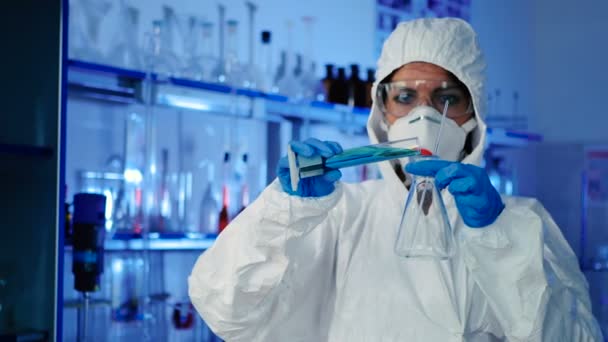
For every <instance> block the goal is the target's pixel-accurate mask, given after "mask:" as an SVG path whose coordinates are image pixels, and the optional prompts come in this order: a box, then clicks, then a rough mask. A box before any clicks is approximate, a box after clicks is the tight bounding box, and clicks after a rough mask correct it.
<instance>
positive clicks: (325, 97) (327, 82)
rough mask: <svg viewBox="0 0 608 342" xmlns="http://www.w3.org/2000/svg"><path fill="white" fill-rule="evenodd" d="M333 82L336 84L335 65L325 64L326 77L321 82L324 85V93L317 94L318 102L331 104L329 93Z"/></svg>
mask: <svg viewBox="0 0 608 342" xmlns="http://www.w3.org/2000/svg"><path fill="white" fill-rule="evenodd" d="M333 82H334V65H333V64H325V77H324V78H323V79H322V80H321V84H322V85H323V92H322V93H319V94H317V100H318V101H327V102H329V92H330V89H331V85H332V83H333Z"/></svg>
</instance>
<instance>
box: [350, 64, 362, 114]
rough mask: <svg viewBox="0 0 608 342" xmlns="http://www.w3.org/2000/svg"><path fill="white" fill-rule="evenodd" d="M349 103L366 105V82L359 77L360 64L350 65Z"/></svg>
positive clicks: (358, 105) (357, 105)
mask: <svg viewBox="0 0 608 342" xmlns="http://www.w3.org/2000/svg"><path fill="white" fill-rule="evenodd" d="M348 105H349V106H356V107H365V83H364V82H363V80H361V78H359V65H357V64H351V65H350V78H349V79H348Z"/></svg>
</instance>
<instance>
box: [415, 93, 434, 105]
mask: <svg viewBox="0 0 608 342" xmlns="http://www.w3.org/2000/svg"><path fill="white" fill-rule="evenodd" d="M417 105H418V106H429V107H432V106H433V101H432V100H431V96H430V95H429V94H420V95H419V97H418V103H417Z"/></svg>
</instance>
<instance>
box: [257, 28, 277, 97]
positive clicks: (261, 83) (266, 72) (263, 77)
mask: <svg viewBox="0 0 608 342" xmlns="http://www.w3.org/2000/svg"><path fill="white" fill-rule="evenodd" d="M260 38H261V45H260V58H259V59H258V60H259V61H260V63H259V64H260V66H259V69H258V70H259V73H258V75H259V76H258V81H257V86H258V89H259V90H261V91H263V92H271V91H272V85H273V79H272V72H273V69H272V67H273V64H272V45H271V43H272V33H271V32H270V31H262V34H261V37H260Z"/></svg>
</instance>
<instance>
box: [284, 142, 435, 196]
mask: <svg viewBox="0 0 608 342" xmlns="http://www.w3.org/2000/svg"><path fill="white" fill-rule="evenodd" d="M417 155H431V152H430V151H428V150H426V149H422V148H420V146H419V145H418V138H408V139H400V140H394V141H388V142H384V143H380V144H373V145H366V146H360V147H355V148H351V149H347V150H345V151H343V152H342V153H339V154H336V155H334V156H332V157H329V158H323V157H321V156H316V157H312V158H307V157H303V156H299V155H297V154H296V153H295V152H294V151H293V150H292V149H291V146H288V147H287V158H288V161H289V173H290V176H291V188H292V189H293V191H296V190H297V188H298V183H299V182H300V179H302V178H308V177H313V176H319V175H322V174H323V173H325V171H326V170H335V169H341V168H344V167H351V166H358V165H364V164H371V163H377V162H381V161H386V160H393V159H399V158H405V157H411V156H417Z"/></svg>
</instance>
